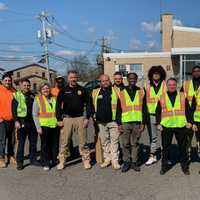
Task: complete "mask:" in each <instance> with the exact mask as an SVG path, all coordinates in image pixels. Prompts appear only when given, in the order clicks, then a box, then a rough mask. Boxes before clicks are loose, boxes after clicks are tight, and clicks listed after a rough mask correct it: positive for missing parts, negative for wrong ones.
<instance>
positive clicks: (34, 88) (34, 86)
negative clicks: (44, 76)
mask: <svg viewBox="0 0 200 200" xmlns="http://www.w3.org/2000/svg"><path fill="white" fill-rule="evenodd" d="M33 91H34V92H36V91H37V83H33Z"/></svg>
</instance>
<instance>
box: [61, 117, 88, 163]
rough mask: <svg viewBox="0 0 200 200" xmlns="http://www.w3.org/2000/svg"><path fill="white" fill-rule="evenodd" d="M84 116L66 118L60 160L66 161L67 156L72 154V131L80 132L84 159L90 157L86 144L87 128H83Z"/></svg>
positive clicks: (81, 151) (81, 153)
mask: <svg viewBox="0 0 200 200" xmlns="http://www.w3.org/2000/svg"><path fill="white" fill-rule="evenodd" d="M83 121H84V117H74V118H70V117H69V118H64V119H63V123H64V127H63V128H62V129H61V132H60V150H59V156H58V157H59V161H60V162H61V163H64V162H65V160H66V158H68V157H69V156H70V141H71V138H72V133H73V132H74V131H75V132H77V133H78V138H79V152H80V155H81V156H82V158H83V159H89V154H90V152H89V149H88V147H87V145H86V140H87V135H86V128H83Z"/></svg>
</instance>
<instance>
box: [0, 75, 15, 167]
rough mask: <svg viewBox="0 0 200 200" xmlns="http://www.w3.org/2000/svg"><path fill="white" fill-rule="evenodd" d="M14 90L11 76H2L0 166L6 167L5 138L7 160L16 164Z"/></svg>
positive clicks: (0, 91)
mask: <svg viewBox="0 0 200 200" xmlns="http://www.w3.org/2000/svg"><path fill="white" fill-rule="evenodd" d="M14 92H15V90H14V89H13V87H12V77H11V76H10V75H9V74H4V75H3V76H2V85H0V168H5V167H7V163H6V161H5V149H6V140H7V158H8V159H7V160H8V162H10V163H12V164H16V161H15V158H14V143H13V139H14V134H13V133H14V131H13V130H14V121H13V116H12V99H13V93H14Z"/></svg>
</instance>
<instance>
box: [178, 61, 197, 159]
mask: <svg viewBox="0 0 200 200" xmlns="http://www.w3.org/2000/svg"><path fill="white" fill-rule="evenodd" d="M192 77H193V78H192V80H187V81H184V83H183V87H182V90H181V91H184V93H185V96H186V98H187V99H188V101H189V104H190V106H191V109H192V110H193V112H194V111H195V117H194V121H195V122H196V123H195V126H194V128H193V130H191V131H190V132H189V134H188V152H189V154H190V153H191V145H192V138H193V135H194V132H195V136H196V147H197V154H198V156H199V157H200V131H199V129H200V124H199V123H198V120H197V118H196V116H197V113H199V112H200V111H199V110H197V109H196V108H197V107H196V103H197V101H198V99H199V98H200V66H198V65H196V66H194V67H193V69H192Z"/></svg>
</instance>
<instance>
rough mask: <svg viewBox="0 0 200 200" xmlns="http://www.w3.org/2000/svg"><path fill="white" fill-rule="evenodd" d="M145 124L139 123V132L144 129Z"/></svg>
mask: <svg viewBox="0 0 200 200" xmlns="http://www.w3.org/2000/svg"><path fill="white" fill-rule="evenodd" d="M144 128H145V125H144V124H140V128H139V132H140V133H142V132H143V131H144Z"/></svg>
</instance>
